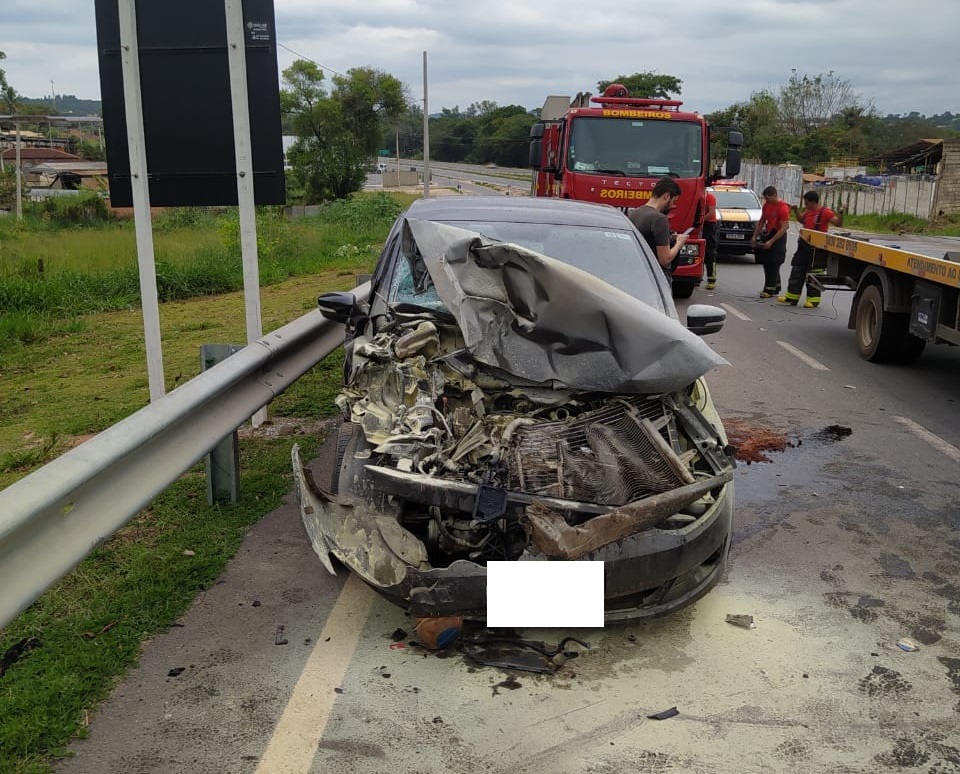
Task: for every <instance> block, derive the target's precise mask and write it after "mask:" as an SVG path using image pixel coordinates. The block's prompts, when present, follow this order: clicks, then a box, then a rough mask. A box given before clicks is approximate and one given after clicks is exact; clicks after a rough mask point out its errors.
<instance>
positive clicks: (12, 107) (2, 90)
mask: <svg viewBox="0 0 960 774" xmlns="http://www.w3.org/2000/svg"><path fill="white" fill-rule="evenodd" d="M6 58H7V55H6V54H5V53H4V52H3V51H0V61H2V60H4V59H6ZM18 97H19V95H18V94H17V90H16V89H14V88H13V86H11V85H10V84H9V83H7V73H6V71H5V70H4V69H3V68H2V67H0V100H2V101H3V105H4V109H5V110H6V111H7V112H8V113H16V112H17V99H18Z"/></svg>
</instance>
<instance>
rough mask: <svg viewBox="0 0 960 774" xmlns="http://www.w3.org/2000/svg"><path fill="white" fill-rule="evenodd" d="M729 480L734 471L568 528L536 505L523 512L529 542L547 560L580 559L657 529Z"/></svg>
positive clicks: (552, 513) (554, 513) (563, 522)
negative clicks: (605, 547) (597, 550)
mask: <svg viewBox="0 0 960 774" xmlns="http://www.w3.org/2000/svg"><path fill="white" fill-rule="evenodd" d="M732 478H733V471H732V470H730V471H727V472H726V473H723V474H721V475H719V476H715V477H712V478H708V479H703V480H700V481H697V482H696V483H693V484H687V485H686V486H682V487H680V488H679V489H674V490H672V491H670V492H663V493H660V494H656V495H652V496H650V497H646V498H644V499H643V500H638V501H636V502H633V503H628V504H627V505H624V506H621V507H620V508H616V509H615V510H612V511H610V512H609V513H605V514H603V515H601V516H595V517H594V518H592V519H590V520H589V521H588V522H586V523H585V524H582V525H579V526H571V525H570V524H568V523H567V521H566V520H565V519H564V518H563V516H562V515H560V514H559V513H557V512H556V511H553V510H551V509H550V508H548V507H547V506H546V505H543V504H541V503H539V502H535V503H533V504H532V505H530V506H528V507H527V511H526V525H525V526H526V529H527V534H528V535H529V537H530V540H531V542H532V543H533V544H534V545H536V547H537V548H539V549H540V551H542V552H543V553H544V554H546V555H547V556H550V557H554V558H559V559H579V558H580V557H582V556H584V555H585V554H588V553H589V552H590V551H593V550H595V549H597V548H601V547H602V546H605V545H609V544H610V543H613V542H615V541H617V540H620V539H622V538H625V537H628V536H629V535H633V534H636V533H637V532H642V531H643V530H646V529H651V528H653V527H656V526H657V525H658V524H660V523H661V522H663V521H664V520H665V519H667V518H669V517H670V516H672V515H673V514H675V513H677V512H679V511H681V510H683V509H684V508H685V507H686V506H688V505H690V504H691V503H694V502H696V501H697V500H699V499H700V498H701V497H703V496H704V495H706V494H707V493H709V492H710V491H711V490H712V489H716V488H717V487H719V486H722V485H723V484H725V483H726V482H727V481H730V480H732Z"/></svg>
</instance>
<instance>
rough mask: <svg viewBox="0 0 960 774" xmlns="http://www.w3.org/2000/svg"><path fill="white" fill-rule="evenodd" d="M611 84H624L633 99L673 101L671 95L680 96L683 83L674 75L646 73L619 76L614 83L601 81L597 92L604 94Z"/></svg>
mask: <svg viewBox="0 0 960 774" xmlns="http://www.w3.org/2000/svg"><path fill="white" fill-rule="evenodd" d="M611 83H622V84H623V85H624V86H626V87H627V91H629V92H630V96H631V97H646V98H649V99H671V96H670V95H671V94H676V95H677V96H679V95H680V86H681V84H682V83H683V81H682V80H680V79H679V78H677V77H676V76H674V75H661V74H660V73H655V72H650V71H645V72H642V73H634V74H633V75H618V76H617V77H616V80H612V81H599V82H598V83H597V91H598V92H599V93H600V94H602V93H603V90H604V89H606V88H607V86H609V85H610V84H611Z"/></svg>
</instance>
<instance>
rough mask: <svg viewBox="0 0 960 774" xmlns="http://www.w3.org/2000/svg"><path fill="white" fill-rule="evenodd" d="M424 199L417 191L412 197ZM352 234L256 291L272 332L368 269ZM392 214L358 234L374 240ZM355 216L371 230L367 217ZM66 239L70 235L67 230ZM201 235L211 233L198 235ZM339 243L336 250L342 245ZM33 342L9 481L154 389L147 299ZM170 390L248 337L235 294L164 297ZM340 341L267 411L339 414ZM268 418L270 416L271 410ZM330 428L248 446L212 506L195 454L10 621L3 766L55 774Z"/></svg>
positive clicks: (3, 367)
mask: <svg viewBox="0 0 960 774" xmlns="http://www.w3.org/2000/svg"><path fill="white" fill-rule="evenodd" d="M410 198H415V197H410ZM341 214H344V215H345V217H342V218H340V224H339V226H338V227H339V228H341V229H342V230H343V231H342V233H343V234H344V235H345V237H341V238H339V239H338V241H337V243H336V244H334V245H333V246H330V245H328V246H326V247H324V254H325V255H328V256H329V255H330V254H333V255H334V257H335V258H336V260H332V261H331V260H324V261H322V262H320V265H321V266H322V270H320V271H314V272H313V273H310V274H306V273H304V272H306V270H307V268H309V266H310V265H311V264H310V263H309V262H304V263H302V264H301V265H300V267H299V269H298V273H297V275H296V276H294V277H292V278H290V277H289V273H288V274H284V275H283V277H282V278H277V279H278V280H279V281H276V282H275V283H273V284H270V285H269V286H265V287H263V288H262V290H261V307H262V320H263V329H264V330H265V331H270V330H274V329H276V328H278V327H280V326H282V325H284V324H286V323H287V322H289V321H291V320H293V319H295V318H296V317H298V316H300V315H302V314H303V313H305V312H306V311H308V310H310V309H313V308H315V307H316V297H317V295H318V294H319V293H323V292H326V291H328V290H345V289H349V288H350V287H352V286H353V284H354V275H355V274H358V273H367V272H370V271H371V270H372V268H373V264H374V262H375V257H376V250H370V249H366V248H364V249H357V250H354V249H346V250H344V249H343V248H344V246H345V245H346V246H348V248H349V246H350V245H356V244H367V242H366V241H365V242H362V243H360V242H358V241H357V240H355V239H353V238H352V237H353V236H354V235H356V234H357V233H358V230H357V229H355V228H351V227H350V224H349V212H346V213H341ZM390 222H392V217H390V218H381V219H380V225H379V226H378V230H376V229H374V230H369V231H365V232H363V233H365V234H368V236H366V237H364V238H365V239H368V240H369V243H371V244H373V243H375V244H376V246H379V244H380V243H381V242H382V240H383V238H384V237H385V236H386V232H387V229H388V227H389V225H390ZM358 228H363V229H365V228H367V227H366V226H365V225H363V224H360V225H359V226H358ZM64 238H66V236H65V235H64ZM198 241H202V240H198ZM338 251H339V252H340V255H339V256H338V255H337V252H338ZM50 317H51V320H52V322H55V323H56V324H57V326H58V327H56V328H55V329H54V328H52V329H51V330H49V331H47V332H46V334H45V335H44V336H42V337H39V338H37V339H36V340H35V341H34V343H32V344H29V345H24V344H22V343H20V344H16V345H13V346H7V347H6V348H3V349H2V350H0V416H3V417H4V421H3V422H2V423H0V488H3V487H6V486H8V485H10V484H11V483H13V482H14V481H16V480H18V479H20V478H22V477H23V476H25V475H28V474H29V473H30V472H31V471H32V470H34V469H35V468H36V467H38V466H40V465H42V464H44V463H46V462H47V461H49V460H50V459H52V458H54V457H56V456H58V455H59V454H61V453H63V452H64V451H66V450H68V449H70V448H71V447H73V446H75V445H77V444H78V443H82V442H83V441H84V440H86V439H87V438H88V437H89V436H90V435H92V434H95V433H97V432H99V431H101V430H103V429H105V428H106V427H109V426H110V425H112V424H114V423H116V422H117V421H119V420H120V419H122V418H124V417H125V416H128V415H129V414H131V413H132V412H134V411H136V410H137V409H139V408H141V407H142V406H145V405H146V404H147V402H148V401H149V389H148V385H147V376H146V358H145V353H144V347H143V320H142V315H141V312H140V310H139V309H122V310H118V311H110V312H104V313H99V314H88V315H82V316H80V315H78V316H75V317H71V318H69V319H66V320H64V319H61V318H59V317H57V316H56V315H55V314H50ZM160 323H161V338H162V341H163V366H164V377H165V382H166V386H167V389H168V390H171V389H174V388H176V387H177V386H178V385H179V384H181V383H183V382H186V381H187V380H189V379H190V378H192V377H193V376H194V375H196V374H197V373H199V371H200V346H201V345H202V344H207V343H242V342H243V341H244V340H245V334H244V331H245V322H244V299H243V295H242V293H240V292H231V293H223V294H219V295H204V296H202V297H200V298H194V299H189V300H178V301H170V302H167V303H164V304H161V308H160ZM341 379H342V353H341V352H339V351H338V352H336V353H334V354H332V355H331V356H329V357H327V358H325V359H324V360H323V361H321V362H320V363H319V364H317V366H315V367H314V368H313V369H311V371H309V372H308V373H307V374H305V375H304V376H303V377H301V378H300V379H299V380H297V382H296V383H294V384H293V385H292V386H291V387H290V388H289V389H288V390H287V391H286V392H285V393H284V394H282V395H280V396H278V397H277V398H276V399H275V400H274V401H273V402H272V403H271V404H270V406H269V407H268V414H269V416H270V417H271V419H276V418H279V417H296V418H298V419H318V418H322V417H325V416H328V415H331V414H333V413H334V412H335V411H336V409H335V407H334V405H333V397H334V396H335V395H336V393H337V391H338V390H339V388H340V384H341ZM268 421H271V420H268ZM320 440H321V439H320V438H319V437H317V436H316V435H304V434H302V431H300V432H299V433H298V431H294V434H293V435H289V436H286V437H284V438H282V439H277V438H273V439H270V438H249V439H245V440H243V441H242V442H241V479H240V491H241V499H240V502H239V503H237V504H235V505H217V506H211V505H208V504H207V501H206V481H205V477H204V475H203V473H202V470H201V468H200V466H198V467H196V468H194V469H193V470H192V471H190V472H188V473H186V474H185V475H184V476H182V477H181V478H180V479H179V480H178V481H177V482H175V483H174V484H173V485H172V486H170V487H169V488H168V489H167V490H166V491H165V492H164V493H163V494H162V495H160V496H159V497H157V498H156V499H155V500H154V502H153V503H152V504H151V505H150V507H149V508H147V509H145V510H143V511H142V512H141V513H140V514H139V515H138V516H136V517H135V518H134V519H133V520H132V521H131V522H130V523H129V524H128V525H127V526H126V527H124V528H123V529H122V530H121V531H120V532H118V533H117V534H116V535H115V536H113V537H112V538H111V539H109V540H108V541H106V542H105V543H104V544H103V545H102V546H100V547H99V548H97V549H96V550H95V551H94V552H93V553H92V554H91V555H90V556H89V557H87V558H86V559H85V560H84V561H83V562H81V564H80V565H79V566H78V567H77V568H76V569H75V570H74V571H72V572H71V573H69V574H68V575H67V576H65V577H64V578H63V579H62V580H61V581H60V582H59V583H58V584H56V585H55V586H54V587H53V588H51V589H49V590H48V591H47V592H46V593H45V594H44V595H43V596H42V597H41V598H40V599H39V600H38V601H37V602H36V603H34V604H33V605H32V606H31V607H30V608H28V609H27V610H26V611H25V612H24V613H22V614H21V615H20V616H18V617H17V618H16V619H15V620H14V621H12V622H11V623H10V624H9V625H8V626H7V627H6V628H5V629H3V630H0V664H2V668H0V673H2V674H0V774H12V773H13V772H16V774H49V772H51V771H52V766H53V762H54V761H55V760H56V758H57V757H58V756H60V755H63V754H64V752H65V751H66V746H67V744H68V743H69V740H70V739H71V738H72V737H76V736H82V735H84V733H85V728H86V723H87V720H88V718H89V716H90V714H91V713H92V712H94V711H95V710H96V707H97V704H98V703H99V702H100V701H102V700H103V699H104V698H106V697H107V696H109V694H110V692H111V691H112V689H113V687H114V686H115V685H116V684H117V682H118V681H119V680H120V679H122V677H123V675H124V674H125V673H126V671H127V670H128V669H129V668H130V667H131V666H132V665H134V664H135V663H136V661H137V659H138V656H139V653H140V647H141V643H142V642H143V640H144V639H146V638H148V637H150V636H151V635H153V634H155V633H156V632H159V631H162V630H164V629H165V628H167V627H169V626H170V625H171V624H172V623H173V622H174V621H175V620H176V618H177V617H178V616H179V615H181V614H182V613H183V612H184V611H185V610H186V609H187V608H188V607H189V606H190V604H191V602H192V600H193V599H194V597H195V596H196V594H197V592H198V591H200V590H202V589H203V588H205V587H206V586H207V585H209V584H210V583H211V582H212V581H213V580H214V579H215V578H216V577H217V575H218V574H219V573H220V572H221V571H222V570H223V569H224V567H225V565H226V563H227V561H228V560H229V559H230V557H232V556H233V554H234V553H235V552H236V550H237V548H238V546H239V545H240V543H241V541H242V540H243V537H244V535H245V534H246V532H247V529H248V528H249V527H250V525H252V524H253V523H255V522H256V521H257V520H258V519H260V517H262V516H263V515H264V514H265V513H268V512H270V511H271V510H273V509H274V508H276V507H278V506H279V505H280V503H281V501H282V499H283V497H284V496H285V495H287V494H288V493H289V491H290V489H291V480H290V459H289V453H290V447H291V445H292V443H294V442H298V443H300V445H301V447H302V448H303V449H304V451H305V453H306V454H307V455H311V454H313V453H314V451H315V449H316V447H317V445H318V444H319V442H320Z"/></svg>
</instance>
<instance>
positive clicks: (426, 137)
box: [423, 51, 430, 199]
mask: <svg viewBox="0 0 960 774" xmlns="http://www.w3.org/2000/svg"><path fill="white" fill-rule="evenodd" d="M423 196H424V198H425V199H429V198H430V107H429V105H428V104H427V52H426V51H424V52H423Z"/></svg>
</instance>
